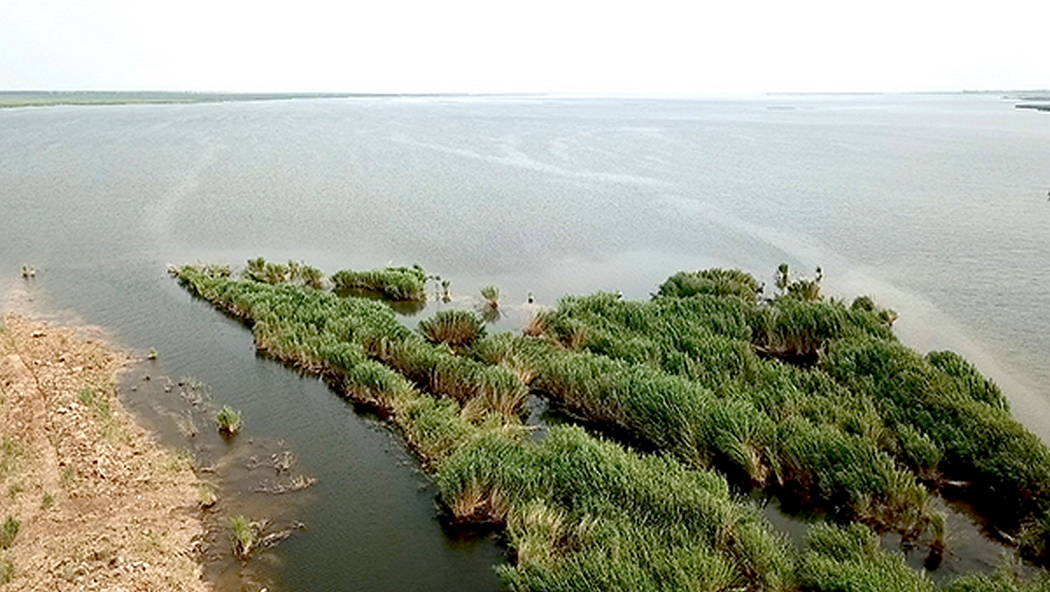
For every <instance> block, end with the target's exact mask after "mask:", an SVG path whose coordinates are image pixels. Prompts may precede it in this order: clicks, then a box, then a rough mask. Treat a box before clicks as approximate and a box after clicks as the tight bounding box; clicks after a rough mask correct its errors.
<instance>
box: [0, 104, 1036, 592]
mask: <svg viewBox="0 0 1050 592" xmlns="http://www.w3.org/2000/svg"><path fill="white" fill-rule="evenodd" d="M1048 189H1050V114H1046V113H1039V112H1035V111H1023V110H1015V109H1013V105H1012V103H1011V102H1009V101H1004V100H1001V99H999V98H997V97H994V96H986V95H965V96H964V95H931V96H923V95H903V96H820V97H805V96H777V97H761V98H752V99H741V100H733V101H728V100H727V101H714V100H705V101H699V100H697V101H687V100H642V99H553V98H474V99H455V98H448V99H441V98H428V99H390V98H388V99H346V100H295V101H283V102H268V103H226V104H210V105H209V104H200V105H149V106H146V105H139V106H134V105H129V106H110V107H54V108H38V109H18V110H0V220H2V222H3V223H2V224H0V289H3V290H5V291H6V290H7V289H8V288H11V287H14V286H19V285H20V283H21V280H20V279H18V278H17V275H18V269H19V266H20V265H21V264H22V263H32V264H33V265H34V266H35V267H36V268H37V270H38V274H39V275H38V278H37V280H36V282H35V285H33V286H31V290H30V294H31V296H32V297H33V298H34V300H36V301H38V302H39V303H41V304H43V305H44V306H45V307H47V308H49V309H52V310H62V311H69V312H70V313H72V314H75V315H76V316H77V317H78V318H79V319H81V320H83V321H84V322H87V323H92V324H98V325H102V326H104V327H106V328H108V329H109V330H110V331H111V332H112V334H113V336H114V339H115V340H116V341H117V342H118V343H121V344H123V345H125V346H127V347H129V348H132V349H136V350H139V351H145V350H146V349H148V348H149V347H156V348H157V349H158V350H159V351H160V352H161V353H162V356H163V361H164V364H165V367H166V371H167V372H168V373H169V374H170V375H171V376H175V377H178V376H194V377H196V378H197V379H199V380H201V381H203V382H204V383H206V384H208V385H209V386H210V387H211V391H212V393H213V396H214V397H215V399H216V401H217V402H219V403H220V404H222V403H228V404H231V405H233V406H234V407H236V408H239V409H242V410H243V412H244V415H245V419H246V423H247V425H248V426H250V428H251V432H252V433H253V434H254V435H255V437H259V438H269V439H274V440H284V441H285V442H287V443H288V445H289V446H290V447H291V448H293V449H294V450H295V451H296V453H297V454H298V456H299V458H300V460H301V463H302V465H303V468H304V470H306V471H307V472H309V473H311V474H313V475H315V476H317V477H318V479H319V481H318V484H317V485H316V487H315V489H314V490H313V491H314V492H315V494H316V495H314V498H313V501H312V502H311V503H310V504H309V505H308V507H307V508H306V509H305V510H304V512H305V515H304V516H303V518H302V519H303V521H304V522H305V523H306V524H307V529H306V530H304V531H302V532H299V533H296V535H295V536H293V537H292V538H291V539H289V540H288V541H286V542H285V543H282V546H281V549H282V552H283V557H284V562H285V563H284V566H283V567H282V573H283V582H282V584H283V587H285V588H287V589H294V590H356V589H368V590H405V589H420V588H427V589H433V590H441V589H444V590H490V589H498V587H499V584H498V581H497V579H496V578H495V576H494V575H493V573H492V571H491V568H490V566H491V565H493V564H495V563H498V562H499V561H501V560H502V559H501V557H500V551H499V549H498V548H497V546H496V545H495V544H494V543H493V541H491V540H490V539H488V538H485V537H481V538H474V539H470V538H468V539H456V538H450V537H448V536H446V534H445V533H443V532H442V531H441V528H440V526H439V524H438V523H437V521H436V520H435V515H436V511H435V508H434V493H433V490H432V489H431V488H430V487H429V485H428V484H427V481H426V479H425V478H424V477H423V476H421V475H420V474H419V472H418V467H417V466H416V465H415V464H414V463H412V462H405V459H406V458H407V457H405V456H404V455H405V453H404V451H403V449H402V448H401V446H400V444H399V442H398V439H397V438H396V437H394V436H391V435H390V434H389V433H388V432H387V431H385V430H384V428H381V427H379V426H378V425H377V424H375V422H373V421H371V420H368V419H366V418H362V417H359V416H358V415H356V414H355V413H354V412H353V410H352V409H351V408H350V407H349V406H347V405H346V404H345V403H343V402H342V401H340V400H338V399H337V398H336V397H334V396H332V395H331V394H330V393H329V392H327V391H326V389H325V388H324V386H323V385H322V384H320V383H318V382H317V381H313V380H309V379H302V378H299V377H298V376H296V375H294V374H293V373H290V372H288V371H286V370H284V369H283V368H280V367H279V366H277V365H275V364H273V363H270V362H268V361H265V360H260V359H257V358H255V356H254V354H253V351H252V344H251V337H250V334H249V333H248V332H247V331H246V330H245V329H244V328H243V327H241V326H240V325H238V324H236V323H234V322H232V321H230V320H228V319H225V318H224V317H222V316H221V315H219V314H218V313H216V312H214V311H213V310H211V309H210V308H209V307H208V306H206V305H204V304H202V303H199V302H195V301H193V300H192V299H190V298H189V297H188V296H187V295H186V294H185V293H183V292H182V291H181V290H180V289H179V288H178V287H177V286H176V285H175V284H174V283H173V282H172V281H171V280H170V279H169V278H167V277H166V275H165V272H164V266H165V263H168V262H172V263H185V262H193V261H196V260H198V259H202V260H208V261H215V260H218V261H228V262H234V263H238V262H243V261H244V260H245V259H246V258H248V257H253V256H258V255H262V256H265V257H267V258H269V259H276V260H287V259H289V258H294V259H305V260H306V261H308V262H310V263H312V264H314V265H317V266H319V267H321V268H323V269H325V270H326V271H334V270H337V269H340V268H345V267H354V268H362V267H374V266H381V265H385V264H387V263H394V264H399V265H400V264H411V263H420V264H421V265H423V266H424V267H425V268H427V269H428V270H429V271H432V272H435V273H439V274H441V275H442V276H443V277H445V278H448V279H451V280H452V290H453V292H454V294H455V295H456V296H457V297H459V298H461V299H469V298H471V297H473V296H474V295H476V294H477V290H478V288H480V287H481V286H483V285H485V284H488V283H495V284H497V285H499V286H500V287H501V288H502V292H503V297H504V301H505V302H506V303H507V304H508V305H510V308H511V309H512V310H513V306H514V305H517V304H523V303H524V301H525V299H526V294H527V293H528V292H530V291H531V292H533V293H535V295H536V298H537V300H538V302H540V303H543V304H553V303H554V302H555V300H556V299H557V298H558V297H559V296H561V295H562V294H565V293H589V292H593V291H595V290H600V289H601V290H622V291H623V292H624V294H625V295H626V296H627V297H631V298H643V297H645V296H646V295H647V294H648V293H650V292H651V291H654V290H655V288H656V286H657V285H658V284H659V283H660V282H661V281H662V280H663V279H664V278H665V277H667V276H668V275H670V274H671V273H673V272H675V271H677V270H681V269H697V268H702V267H708V266H713V265H717V266H731V267H740V268H743V269H745V270H748V271H751V272H752V273H754V274H755V275H756V276H758V277H759V278H760V279H763V280H766V281H767V282H768V283H771V279H772V272H773V270H774V268H775V267H776V265H777V264H778V263H780V262H788V263H789V264H791V265H792V266H793V267H795V268H797V269H799V270H804V271H807V272H810V271H811V270H812V269H813V268H814V267H816V266H818V265H819V266H822V267H823V268H824V270H825V273H826V274H827V276H828V279H827V280H826V282H825V284H826V291H827V292H829V293H831V294H833V295H835V294H839V295H842V296H848V297H852V296H853V295H856V294H858V293H868V294H872V295H873V296H875V298H876V299H877V300H878V301H879V302H880V303H882V304H885V305H889V306H891V307H893V308H895V309H897V310H898V311H899V312H900V315H901V320H900V321H899V323H898V325H899V330H898V333H899V334H900V335H901V337H902V338H903V339H904V340H905V341H906V342H907V343H909V344H911V345H913V346H915V347H917V348H919V349H923V350H927V349H934V348H951V349H955V350H958V351H960V352H961V353H963V354H964V355H966V356H967V357H969V358H970V359H972V360H974V361H975V362H976V363H977V365H978V366H979V367H980V368H981V369H982V370H983V371H985V372H986V373H989V374H991V375H992V376H993V377H995V378H996V379H997V380H998V381H999V382H1000V384H1001V385H1002V386H1003V387H1004V390H1006V392H1007V394H1008V395H1009V397H1010V399H1011V400H1012V402H1013V405H1014V409H1015V411H1016V412H1017V413H1018V414H1019V415H1020V418H1021V420H1022V421H1024V422H1025V423H1026V424H1027V425H1028V426H1029V427H1030V428H1031V429H1032V430H1033V431H1035V432H1036V433H1038V434H1040V435H1041V436H1042V437H1043V438H1044V439H1045V440H1050V363H1048V362H1050V331H1048V329H1050V266H1048V265H1047V263H1048V262H1050V243H1048V241H1047V239H1046V236H1047V229H1048V228H1050V202H1048V201H1047V190H1048ZM520 316H521V315H512V316H511V318H510V319H508V320H507V321H505V322H504V323H503V326H505V327H506V328H508V329H512V328H515V324H516V323H517V322H518V321H519V319H520ZM399 459H400V460H399Z"/></svg>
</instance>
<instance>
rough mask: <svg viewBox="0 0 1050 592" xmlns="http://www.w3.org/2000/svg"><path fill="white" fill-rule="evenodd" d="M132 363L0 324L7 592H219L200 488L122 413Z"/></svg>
mask: <svg viewBox="0 0 1050 592" xmlns="http://www.w3.org/2000/svg"><path fill="white" fill-rule="evenodd" d="M128 362H129V359H128V358H127V357H126V356H125V355H123V354H120V353H117V352H114V351H112V350H110V349H108V348H107V347H106V346H105V345H104V344H102V343H100V342H99V341H97V340H92V339H87V338H84V337H82V336H78V335H77V334H76V333H75V332H74V331H72V330H69V329H59V328H55V327H50V326H46V325H43V324H40V323H34V322H30V321H27V320H25V319H24V318H22V317H19V316H15V315H8V316H6V317H4V319H3V323H2V324H0V438H2V442H0V486H2V489H0V586H2V587H3V589H4V590H49V591H50V590H57V591H65V590H69V591H73V590H114V591H125V590H127V591H132V590H134V591H138V590H141V591H153V590H174V591H203V590H210V586H209V585H208V584H207V583H205V582H203V581H202V579H201V566H200V563H199V557H198V555H199V554H198V552H197V547H198V545H199V541H200V540H201V537H202V526H201V511H200V509H199V505H198V504H199V502H198V500H199V499H200V482H199V481H198V479H197V478H196V476H195V475H194V473H193V471H192V468H191V460H190V459H189V458H188V457H183V456H180V455H177V454H174V453H171V452H169V451H165V450H163V449H161V448H160V447H159V446H158V445H157V444H156V442H155V441H154V440H153V439H152V437H151V436H150V434H149V433H148V432H147V431H145V430H144V429H143V428H142V427H140V426H139V425H137V424H136V423H135V421H134V420H133V418H132V417H131V416H130V415H129V414H128V413H127V412H126V411H125V410H124V409H123V407H122V406H121V404H120V402H119V400H118V399H117V396H116V389H115V384H116V377H117V375H118V373H119V372H120V370H121V369H122V368H123V367H124V366H125V365H126V364H127V363H128ZM5 582H6V584H5Z"/></svg>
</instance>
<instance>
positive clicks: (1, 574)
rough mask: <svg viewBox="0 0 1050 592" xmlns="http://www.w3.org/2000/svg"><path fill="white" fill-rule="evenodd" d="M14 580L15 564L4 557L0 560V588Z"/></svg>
mask: <svg viewBox="0 0 1050 592" xmlns="http://www.w3.org/2000/svg"><path fill="white" fill-rule="evenodd" d="M14 578H15V564H14V563H12V562H11V560H10V559H7V558H6V557H5V558H4V559H0V586H3V585H4V584H6V583H8V582H10V581H11V580H13V579H14Z"/></svg>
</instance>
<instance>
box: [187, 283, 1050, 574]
mask: <svg viewBox="0 0 1050 592" xmlns="http://www.w3.org/2000/svg"><path fill="white" fill-rule="evenodd" d="M255 268H256V269H260V267H259V266H258V265H256V266H255ZM265 268H266V267H265V265H263V266H262V268H261V269H263V270H265ZM174 273H175V274H176V276H177V278H178V280H179V281H180V282H181V283H182V284H183V285H184V286H185V287H186V288H187V289H188V290H190V291H191V292H192V293H194V294H195V295H197V296H199V297H201V298H203V299H205V300H207V301H209V302H211V303H212V304H214V305H215V306H216V307H218V308H219V309H220V310H222V311H224V312H226V313H227V314H229V315H232V316H234V317H236V318H239V319H241V320H243V321H244V322H245V323H246V324H248V325H249V326H250V327H251V328H252V331H253V334H254V337H255V344H256V347H257V348H258V350H259V351H260V352H262V353H264V354H266V355H269V356H272V357H274V358H275V359H278V360H280V361H282V362H284V363H286V364H289V365H291V366H293V367H296V368H299V369H302V370H306V371H309V372H314V373H317V374H320V375H321V376H323V377H324V378H325V379H326V380H327V381H328V383H329V384H330V385H331V386H332V387H333V388H334V389H335V390H337V391H338V392H340V393H342V394H344V395H345V396H347V397H349V398H351V399H353V400H355V401H357V402H360V403H364V404H367V405H371V406H373V407H374V408H375V409H376V410H378V411H379V412H380V413H382V414H384V415H385V416H386V417H388V418H389V419H390V420H391V421H392V422H393V423H394V424H395V425H396V426H397V427H398V428H399V429H400V430H401V431H402V433H403V435H404V437H405V439H406V441H407V442H408V443H409V445H410V446H411V447H412V448H413V449H414V450H415V451H416V453H417V454H418V455H419V457H420V458H421V460H422V461H423V463H424V465H425V467H426V468H427V469H428V470H429V471H430V472H431V473H432V474H433V475H434V477H435V480H436V482H437V485H438V489H439V492H440V496H441V500H442V502H443V504H444V507H445V508H446V511H447V515H448V519H449V520H451V521H453V522H491V523H494V524H498V525H501V526H503V527H504V528H505V529H506V535H507V539H508V541H509V543H510V546H511V549H512V553H513V555H512V559H513V563H512V565H510V566H504V567H501V568H500V574H501V576H502V577H503V579H504V580H505V581H506V582H507V584H508V585H509V587H510V588H511V589H512V590H576V589H580V590H584V589H587V590H593V589H652V590H655V589H660V590H677V589H683V590H685V589H688V590H693V589H697V590H722V589H746V590H751V589H754V590H758V589H762V590H934V589H936V585H934V584H933V583H932V581H931V580H930V579H929V578H928V577H927V576H926V575H925V574H923V573H921V572H917V571H914V570H912V569H911V568H909V567H908V566H907V565H906V564H905V563H904V561H903V559H902V558H901V557H900V556H898V555H895V554H893V553H890V552H888V551H885V550H883V549H882V548H881V547H880V545H879V539H878V535H877V534H876V533H877V532H879V531H884V530H892V531H896V532H898V533H900V535H901V536H902V537H903V538H904V540H906V541H911V542H912V543H914V542H916V541H923V544H925V545H926V546H927V547H928V549H929V551H930V553H931V554H933V555H937V556H939V555H940V554H942V553H945V552H950V549H947V550H946V547H945V545H946V543H947V541H948V540H949V538H948V537H946V534H945V527H944V525H945V520H944V515H943V514H942V513H941V512H940V511H939V510H938V509H937V507H938V506H937V504H936V503H935V500H934V499H933V496H932V493H933V492H935V491H937V490H938V488H939V487H940V485H941V484H942V483H949V482H950V483H952V484H954V485H955V486H956V489H957V490H961V492H962V493H961V495H962V496H963V497H964V498H966V499H967V500H968V501H970V502H972V503H974V504H975V505H976V507H977V508H978V510H980V511H981V512H982V513H983V514H984V515H985V516H986V517H988V518H989V519H991V520H993V521H994V522H995V524H996V526H997V528H999V530H1001V531H1002V532H1003V534H1004V536H1005V537H1011V538H1012V539H1015V540H1017V541H1018V544H1019V546H1020V548H1021V550H1022V551H1023V553H1024V554H1025V556H1026V557H1028V558H1029V559H1031V560H1034V561H1036V562H1043V563H1045V562H1047V561H1048V560H1050V546H1048V544H1050V543H1048V541H1050V514H1048V513H1047V511H1048V509H1050V452H1048V450H1047V448H1046V446H1044V445H1043V444H1042V442H1040V441H1039V440H1038V438H1036V437H1035V436H1034V435H1032V434H1031V433H1029V432H1028V431H1026V430H1025V429H1024V428H1023V427H1022V426H1021V425H1020V424H1019V423H1017V421H1016V420H1014V419H1013V418H1012V417H1011V416H1010V414H1009V410H1008V405H1007V403H1006V400H1005V398H1004V397H1003V396H1002V394H1001V393H1000V392H999V389H998V388H997V387H996V386H995V385H994V384H993V383H992V382H991V381H989V380H987V379H986V378H984V377H983V376H981V375H980V374H979V373H978V372H977V370H976V369H975V368H974V367H973V366H972V365H971V364H970V363H968V362H967V361H965V360H964V359H962V358H961V357H959V356H958V355H956V354H954V353H951V352H933V353H930V354H927V355H921V354H919V353H917V352H914V351H912V350H910V349H908V348H907V347H905V346H903V345H901V344H900V343H899V342H897V340H896V338H895V337H894V336H893V333H892V330H891V326H892V323H893V320H895V318H896V315H895V313H892V311H888V310H886V309H882V308H879V307H878V306H877V305H876V304H875V303H874V302H873V301H872V299H871V298H868V297H863V296H862V297H860V298H857V299H856V300H854V301H853V302H852V303H851V304H847V303H846V302H844V301H840V300H836V299H827V298H826V297H825V296H824V295H823V294H822V292H821V286H820V283H821V279H822V274H821V273H820V271H819V270H818V273H817V275H816V277H815V278H813V279H809V278H792V277H791V276H790V274H789V270H788V269H787V267H786V266H782V267H781V269H779V270H778V273H777V276H776V282H775V284H776V293H775V294H774V295H772V296H771V297H763V296H762V294H763V292H764V287H763V286H762V285H761V284H760V283H759V282H758V281H757V280H755V278H754V277H753V276H751V275H749V274H746V273H744V272H741V271H738V270H720V269H715V270H705V271H700V272H683V273H678V274H675V275H673V276H671V277H670V278H669V279H668V280H667V282H665V283H664V284H663V285H661V286H660V287H659V288H658V290H657V293H656V294H655V295H654V296H653V298H652V299H651V300H650V301H627V300H623V299H622V298H620V297H619V295H614V294H604V293H598V294H594V295H591V296H583V297H567V298H565V299H563V300H562V301H560V302H559V304H558V306H557V307H556V308H554V309H552V310H548V311H545V312H542V313H541V314H540V315H538V316H537V317H536V318H535V319H534V320H533V321H532V322H531V323H530V331H529V334H528V335H524V334H522V335H514V334H509V333H500V334H495V335H485V332H484V328H483V327H484V326H483V323H482V321H481V319H479V318H478V317H477V315H475V314H474V313H473V312H470V311H462V310H444V311H441V312H439V313H437V314H435V315H434V316H433V317H431V318H429V319H426V320H424V321H423V322H421V323H420V328H419V332H415V331H412V330H410V329H408V328H406V327H405V326H403V325H402V324H401V323H399V322H398V320H397V318H396V316H395V314H394V313H393V311H392V310H391V308H390V307H389V306H387V305H386V304H384V303H382V302H377V301H375V300H370V299H364V298H357V297H354V296H344V297H341V296H339V295H337V294H335V293H332V292H329V291H326V290H318V289H314V288H310V287H307V286H306V284H305V283H303V282H301V281H297V280H295V279H292V278H291V276H290V275H289V276H288V279H284V280H281V281H276V282H272V281H269V279H270V278H269V277H268V276H267V275H266V274H265V273H262V274H256V273H254V272H252V273H248V272H246V273H245V275H244V277H243V278H236V277H233V276H231V275H230V274H223V273H216V272H215V271H214V270H212V269H210V268H207V267H203V266H185V267H181V268H178V269H176V270H175V271H174ZM340 274H342V275H340ZM406 277H408V278H411V283H413V284H414V285H417V286H418V288H419V291H420V292H422V289H423V284H424V283H425V281H426V279H427V276H426V275H425V274H424V273H423V271H422V269H419V268H418V267H417V268H388V269H386V270H377V271H375V272H339V273H337V274H335V275H333V276H332V282H333V284H334V285H335V288H336V290H337V291H341V290H344V289H347V288H350V287H351V286H353V287H358V288H360V287H362V286H363V285H364V284H365V283H368V284H369V287H368V289H371V290H378V291H382V292H383V293H384V294H388V297H389V298H390V299H403V298H404V296H405V295H406V294H411V293H414V292H412V291H411V290H408V289H407V288H405V289H402V288H394V286H408V284H409V283H410V282H409V280H406V279H405V278H406ZM337 278H341V279H337ZM359 278H370V279H367V280H365V279H359ZM388 288H389V289H388ZM530 393H533V394H536V395H539V396H543V397H547V398H548V399H550V400H551V401H552V402H553V403H555V404H557V405H558V406H560V407H561V408H562V409H564V410H565V411H566V412H567V413H569V414H571V415H573V416H576V417H578V418H579V419H582V420H584V421H585V423H586V425H588V426H589V427H591V428H592V429H598V430H604V431H607V432H608V433H610V434H615V435H616V436H617V437H620V438H626V439H627V440H628V441H629V442H631V443H632V444H634V445H636V446H637V448H639V449H642V450H645V451H646V452H644V453H641V452H638V451H636V450H635V449H633V448H628V447H624V446H623V445H621V444H617V443H613V442H611V441H608V440H605V439H602V438H601V437H596V436H594V435H592V433H590V432H588V431H585V430H584V429H582V428H580V427H574V426H555V427H553V428H551V429H550V430H549V432H548V433H547V434H546V436H545V437H544V438H540V439H534V438H530V437H529V428H528V426H526V425H524V423H523V421H522V418H523V416H524V406H525V401H526V399H527V398H528V396H529V394H530ZM960 485H961V486H962V487H959V486H960ZM751 489H754V490H761V491H764V492H766V493H768V494H772V495H775V496H777V497H778V498H779V499H780V500H781V502H782V503H784V504H786V505H789V506H792V507H796V508H799V509H802V510H811V511H820V512H823V513H825V514H826V515H827V516H828V517H829V522H828V523H827V524H822V525H820V526H816V527H814V528H813V529H812V530H811V532H810V534H809V537H808V539H807V545H806V547H805V549H802V550H796V549H794V548H793V547H792V546H791V545H790V544H789V543H788V542H787V540H786V538H785V537H784V536H783V535H781V534H779V533H777V532H775V531H774V530H773V529H772V527H771V526H770V525H769V524H768V522H766V520H765V519H764V518H763V517H762V516H761V514H760V513H759V511H758V510H757V509H756V508H755V506H754V505H753V504H751V503H749V502H747V501H746V498H743V497H741V495H740V492H743V491H747V490H751ZM982 577H983V576H982ZM995 577H999V578H1000V579H1001V577H1000V576H995ZM1002 577H1005V576H1002ZM993 579H994V578H992V577H989V578H988V579H987V581H988V582H992V580H993ZM984 581H985V580H982V579H981V578H980V577H971V578H969V579H967V578H962V579H960V580H957V581H956V582H954V583H952V584H951V589H952V590H992V589H1000V588H996V587H995V586H996V585H998V584H994V585H993V584H991V583H990V584H988V585H985V584H983V583H982V582H984ZM996 581H998V580H996ZM1018 585H1021V584H1018ZM1025 585H1027V584H1025ZM1002 589H1013V588H1002ZM1019 589H1020V588H1019Z"/></svg>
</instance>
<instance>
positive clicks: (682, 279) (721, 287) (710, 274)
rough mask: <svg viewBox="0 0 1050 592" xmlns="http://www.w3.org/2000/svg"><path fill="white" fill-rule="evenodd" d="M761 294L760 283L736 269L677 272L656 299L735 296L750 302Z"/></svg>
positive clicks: (659, 291)
mask: <svg viewBox="0 0 1050 592" xmlns="http://www.w3.org/2000/svg"><path fill="white" fill-rule="evenodd" d="M761 293H762V284H761V283H759V281H758V280H756V279H755V277H754V276H753V275H751V274H749V273H746V272H743V271H740V270H739V269H703V270H700V271H693V272H687V271H680V272H678V273H676V274H674V275H672V276H671V277H669V278H667V281H665V282H664V283H662V284H660V287H659V288H658V289H657V291H656V297H658V298H660V297H663V298H688V297H690V296H696V295H697V294H710V295H712V296H737V297H738V298H742V299H744V300H746V301H748V302H753V301H755V299H757V298H758V295H759V294H761Z"/></svg>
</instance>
